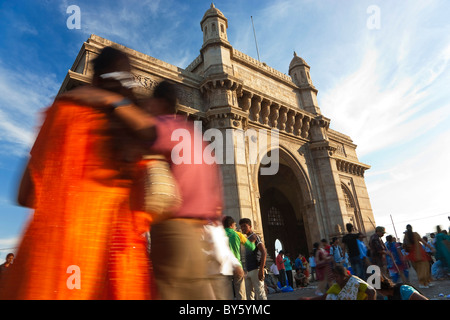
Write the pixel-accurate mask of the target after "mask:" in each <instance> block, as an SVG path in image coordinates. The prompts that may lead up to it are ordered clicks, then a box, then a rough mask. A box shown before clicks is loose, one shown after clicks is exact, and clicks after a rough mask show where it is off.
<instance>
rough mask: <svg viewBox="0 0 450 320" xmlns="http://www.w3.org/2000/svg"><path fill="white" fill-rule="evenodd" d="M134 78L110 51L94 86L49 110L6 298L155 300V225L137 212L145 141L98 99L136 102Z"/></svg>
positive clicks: (23, 190)
mask: <svg viewBox="0 0 450 320" xmlns="http://www.w3.org/2000/svg"><path fill="white" fill-rule="evenodd" d="M130 70H131V67H130V62H129V59H128V57H127V56H126V55H125V54H124V53H122V52H120V51H118V50H116V49H114V48H111V47H107V48H105V49H104V50H103V51H102V52H101V53H100V55H99V56H98V57H97V58H96V60H95V61H94V78H93V83H92V84H93V86H85V87H81V88H77V89H74V90H72V91H69V92H67V93H66V94H62V95H60V96H59V97H57V98H56V99H55V102H54V103H53V105H52V106H51V107H50V108H48V110H47V111H46V118H45V121H44V123H43V125H42V128H41V130H40V132H39V135H38V137H37V139H36V142H35V144H34V146H33V148H32V150H31V158H30V160H29V163H28V166H27V168H26V170H25V174H24V176H23V179H22V183H21V187H20V190H19V204H21V205H23V206H27V207H30V208H33V209H34V214H33V216H32V218H31V221H30V222H29V225H28V227H27V229H26V231H25V233H24V235H23V238H22V242H21V244H20V247H19V250H18V252H17V259H16V261H15V264H14V267H15V268H14V269H13V270H12V272H11V273H10V274H9V275H8V278H7V279H5V282H4V283H3V286H2V287H3V289H2V291H1V292H0V299H34V300H35V299H45V300H48V299H51V300H53V299H64V300H65V299H71V300H72V299H151V298H153V297H154V294H155V292H154V289H153V288H154V286H153V285H152V281H151V266H150V261H149V258H148V254H147V250H146V239H145V237H144V236H143V235H142V234H143V233H144V232H146V231H148V226H149V220H148V219H147V217H146V216H143V215H140V213H139V212H137V213H133V212H131V211H130V206H129V193H130V186H131V177H132V176H133V170H134V163H133V161H134V158H137V157H138V155H139V150H140V146H139V142H137V141H139V140H137V139H133V132H132V131H131V130H129V129H128V128H126V127H125V125H124V124H123V123H122V122H121V121H119V120H118V119H117V118H115V117H114V116H113V114H112V112H111V109H108V108H104V107H103V106H102V104H103V103H105V102H106V100H107V99H105V101H104V102H102V101H100V100H99V101H93V100H92V99H90V97H91V96H94V97H95V96H102V94H105V95H106V96H107V95H108V93H107V92H111V93H112V92H114V94H115V95H116V96H117V94H120V95H121V96H123V97H128V98H129V99H133V96H132V93H131V92H132V91H131V89H130V87H127V85H124V83H126V82H124V81H123V80H124V76H126V75H129V77H130V79H128V80H129V81H131V79H132V78H131V76H132V75H131V73H130ZM125 78H126V77H125ZM129 83H130V82H128V84H129ZM94 93H95V94H94ZM108 110H110V111H108ZM124 146H126V148H125V147H124ZM133 151H135V156H136V157H134V156H133Z"/></svg>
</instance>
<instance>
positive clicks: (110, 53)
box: [93, 47, 129, 75]
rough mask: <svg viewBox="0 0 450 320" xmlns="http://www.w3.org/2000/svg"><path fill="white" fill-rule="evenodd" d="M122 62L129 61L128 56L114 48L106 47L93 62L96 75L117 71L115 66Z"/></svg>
mask: <svg viewBox="0 0 450 320" xmlns="http://www.w3.org/2000/svg"><path fill="white" fill-rule="evenodd" d="M120 60H127V61H129V58H128V55H127V54H126V53H124V52H122V51H120V50H119V49H116V48H114V47H105V48H103V50H102V51H101V52H100V54H99V55H98V56H97V57H96V58H95V59H94V60H93V64H94V65H93V66H94V73H95V74H97V75H101V74H103V73H106V72H112V71H114V70H115V68H114V67H115V66H116V64H117V63H118V61H120Z"/></svg>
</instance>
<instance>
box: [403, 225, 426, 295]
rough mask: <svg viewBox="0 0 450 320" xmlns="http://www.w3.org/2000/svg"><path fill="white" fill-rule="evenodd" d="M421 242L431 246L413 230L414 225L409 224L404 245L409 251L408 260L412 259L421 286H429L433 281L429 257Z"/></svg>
mask: <svg viewBox="0 0 450 320" xmlns="http://www.w3.org/2000/svg"><path fill="white" fill-rule="evenodd" d="M421 244H424V245H426V246H430V245H429V244H428V243H426V242H425V241H424V240H423V239H422V237H421V236H420V235H419V234H418V233H417V232H413V229H412V226H411V225H410V224H408V225H407V226H406V233H405V237H404V239H403V246H404V247H405V250H406V252H408V260H409V261H411V264H412V267H413V268H414V270H415V271H416V273H417V277H418V278H419V288H428V287H429V285H430V283H431V272H430V264H429V261H428V259H429V257H428V255H427V254H426V252H425V250H424V249H423V247H422V246H421Z"/></svg>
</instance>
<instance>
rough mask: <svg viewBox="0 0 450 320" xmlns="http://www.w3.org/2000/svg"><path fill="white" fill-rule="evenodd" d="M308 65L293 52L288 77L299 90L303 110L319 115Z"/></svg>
mask: <svg viewBox="0 0 450 320" xmlns="http://www.w3.org/2000/svg"><path fill="white" fill-rule="evenodd" d="M309 69H310V67H309V65H308V64H307V63H306V61H305V60H304V59H303V58H301V57H299V56H298V55H297V53H296V52H295V51H294V58H292V60H291V63H290V64H289V75H290V76H291V78H292V82H294V83H295V84H296V85H297V86H298V87H299V89H300V99H301V102H302V105H303V108H304V109H305V110H306V111H309V112H311V113H314V114H320V113H321V112H320V108H319V104H318V102H317V92H318V91H317V89H316V88H315V87H314V85H313V83H312V80H311V75H310V73H309Z"/></svg>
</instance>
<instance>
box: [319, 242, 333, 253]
mask: <svg viewBox="0 0 450 320" xmlns="http://www.w3.org/2000/svg"><path fill="white" fill-rule="evenodd" d="M320 242H322V247H323V248H324V249H325V251H326V252H327V253H328V254H330V250H331V245H330V244H329V243H328V241H327V239H322V240H320Z"/></svg>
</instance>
